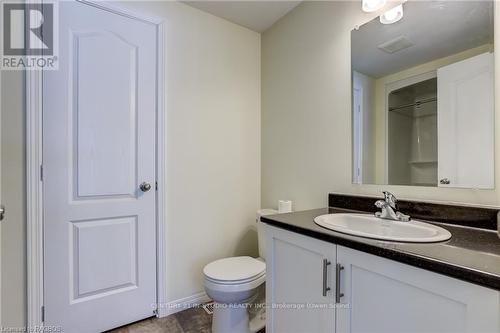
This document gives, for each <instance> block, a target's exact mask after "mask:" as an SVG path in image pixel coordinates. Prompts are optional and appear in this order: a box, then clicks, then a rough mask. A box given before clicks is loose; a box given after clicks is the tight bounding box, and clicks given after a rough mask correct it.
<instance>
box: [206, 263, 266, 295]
mask: <svg viewBox="0 0 500 333" xmlns="http://www.w3.org/2000/svg"><path fill="white" fill-rule="evenodd" d="M203 274H204V275H205V286H206V287H209V288H211V289H213V290H217V291H224V292H233V291H245V290H251V289H254V288H257V287H258V286H260V285H261V284H262V283H263V282H265V281H266V264H265V263H264V262H262V261H261V260H258V259H255V258H252V257H248V256H243V257H231V258H224V259H219V260H216V261H214V262H211V263H210V264H208V265H206V266H205V268H203Z"/></svg>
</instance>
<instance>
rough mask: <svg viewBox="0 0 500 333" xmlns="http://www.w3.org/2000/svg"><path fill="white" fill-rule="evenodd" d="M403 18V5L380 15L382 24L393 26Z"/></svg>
mask: <svg viewBox="0 0 500 333" xmlns="http://www.w3.org/2000/svg"><path fill="white" fill-rule="evenodd" d="M402 18H403V4H401V5H399V6H396V7H394V8H392V9H390V10H388V11H386V12H385V13H384V14H382V15H380V23H382V24H391V23H395V22H397V21H399V20H401V19H402Z"/></svg>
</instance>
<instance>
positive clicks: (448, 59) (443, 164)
mask: <svg viewBox="0 0 500 333" xmlns="http://www.w3.org/2000/svg"><path fill="white" fill-rule="evenodd" d="M493 11H494V4H493V1H409V2H405V3H403V4H402V5H400V6H398V7H395V8H394V9H393V10H392V11H391V12H387V13H385V14H384V15H382V16H380V17H377V18H375V19H374V20H372V21H370V22H368V23H366V24H364V25H362V26H360V27H357V28H356V29H354V30H353V31H352V32H351V64H352V124H353V126H352V132H353V133H352V135H353V140H352V142H353V147H352V152H353V154H352V156H353V161H352V165H353V169H352V175H353V183H357V184H388V185H411V186H439V187H463V188H493V187H494V136H495V133H494V53H493V50H494V47H493V31H494V27H493ZM391 22H392V23H391Z"/></svg>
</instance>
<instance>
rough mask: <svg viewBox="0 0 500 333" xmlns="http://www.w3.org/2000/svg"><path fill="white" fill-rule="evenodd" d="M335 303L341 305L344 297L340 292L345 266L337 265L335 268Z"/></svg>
mask: <svg viewBox="0 0 500 333" xmlns="http://www.w3.org/2000/svg"><path fill="white" fill-rule="evenodd" d="M335 268H336V269H335V303H340V298H342V297H344V294H343V293H341V292H340V272H341V271H342V270H343V269H344V266H342V265H341V264H337V266H336V267H335Z"/></svg>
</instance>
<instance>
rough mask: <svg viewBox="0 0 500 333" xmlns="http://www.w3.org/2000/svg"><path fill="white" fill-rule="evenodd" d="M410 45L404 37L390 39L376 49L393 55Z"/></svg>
mask: <svg viewBox="0 0 500 333" xmlns="http://www.w3.org/2000/svg"><path fill="white" fill-rule="evenodd" d="M412 45H413V43H412V42H410V41H409V40H408V39H407V38H406V37H403V36H399V37H396V38H394V39H391V40H390V41H387V42H385V43H382V44H380V45H378V46H377V47H378V48H379V49H381V50H382V51H384V52H387V53H394V52H398V51H401V50H403V49H406V48H407V47H410V46H412Z"/></svg>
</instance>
